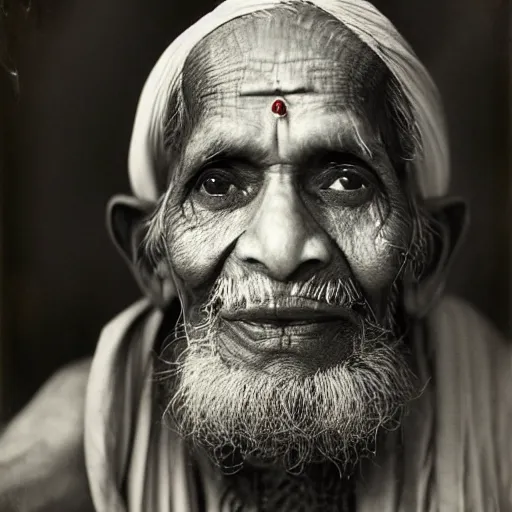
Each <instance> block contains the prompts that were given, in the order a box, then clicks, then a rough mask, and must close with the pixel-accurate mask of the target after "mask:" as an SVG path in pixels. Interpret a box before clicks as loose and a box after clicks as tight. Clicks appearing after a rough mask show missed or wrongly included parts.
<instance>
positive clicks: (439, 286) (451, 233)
mask: <svg viewBox="0 0 512 512" xmlns="http://www.w3.org/2000/svg"><path fill="white" fill-rule="evenodd" d="M424 207H426V209H427V211H428V213H429V217H430V219H431V228H430V229H431V231H432V232H433V233H434V237H433V243H434V247H433V255H432V259H431V261H430V262H429V264H428V265H427V268H426V270H425V272H424V274H423V275H422V276H421V279H420V281H419V282H413V281H412V279H406V280H405V282H404V303H405V308H406V311H407V312H408V313H409V314H410V315H411V316H413V317H415V318H422V317H424V316H425V315H426V314H427V313H428V311H429V310H430V309H431V307H432V306H433V305H434V304H435V303H436V302H437V300H438V299H439V298H440V296H441V294H442V293H443V291H444V286H445V284H446V279H447V276H448V271H449V270H450V268H451V265H452V262H453V259H454V255H455V254H456V253H457V250H458V249H459V247H460V245H461V243H462V241H463V239H464V235H465V233H466V231H467V228H468V225H469V211H468V206H467V204H466V202H465V201H464V200H463V199H460V198H455V197H443V198H435V199H429V200H426V202H425V206H424Z"/></svg>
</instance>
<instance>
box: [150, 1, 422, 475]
mask: <svg viewBox="0 0 512 512" xmlns="http://www.w3.org/2000/svg"><path fill="white" fill-rule="evenodd" d="M333 28H335V30H334V31H333ZM389 79H390V77H389V74H388V72H387V70H386V69H385V66H384V65H383V64H382V63H381V62H380V61H379V60H378V58H377V57H376V56H375V55H374V54H373V52H372V51H371V50H369V49H368V48H367V47H366V46H365V45H364V44H363V43H361V42H360V41H359V40H358V39H357V37H356V36H354V35H353V34H351V33H349V32H348V30H346V29H345V28H344V27H343V26H340V25H339V24H336V25H333V24H332V20H331V19H330V18H329V17H328V16H327V15H325V14H322V13H321V12H320V11H318V10H312V9H311V8H305V9H304V8H303V10H302V11H301V12H300V14H296V13H294V12H292V11H286V10H281V11H279V14H277V13H276V12H274V13H273V15H272V17H270V18H269V17H267V16H266V15H265V14H263V15H261V14H260V15H256V16H249V17H246V18H241V19H239V20H236V21H234V22H230V23H228V24H226V25H225V26H223V27H221V28H220V29H218V30H216V31H215V32H214V33H213V34H212V35H210V36H209V37H206V38H205V39H204V40H203V41H202V42H201V43H200V44H199V45H198V46H197V47H196V48H195V49H194V50H193V52H192V53H191V55H190V56H189V58H188V59H187V62H186V64H185V67H184V72H183V91H184V95H185V111H186V118H187V129H186V130H184V131H183V132H182V133H183V134H184V139H185V140H184V141H183V143H182V145H181V148H182V151H181V154H180V158H179V159H178V164H177V165H176V166H175V167H174V168H173V169H172V173H171V184H170V189H169V192H168V194H167V196H166V201H165V202H164V203H163V208H165V223H164V225H165V228H164V230H163V231H164V232H163V233H161V234H160V236H162V237H163V245H164V247H165V253H166V255H167V258H168V259H167V263H168V265H169V268H170V271H171V272H172V275H173V278H174V281H175V283H176V285H177V288H178V291H179V296H180V300H181V305H182V308H183V316H184V327H185V334H186V335H185V336H184V337H183V338H182V339H181V340H180V341H179V342H178V343H177V344H176V345H177V346H178V347H179V346H181V345H180V343H181V344H183V343H184V342H186V345H188V347H187V349H186V350H184V351H183V353H181V354H180V352H179V350H178V351H177V353H178V354H180V355H179V356H178V367H179V368H180V369H179V371H178V373H179V374H180V379H177V380H179V382H178V383H177V384H176V382H173V385H171V386H169V387H168V389H167V390H166V393H167V400H168V401H170V407H169V410H170V411H171V412H172V411H175V412H176V417H175V421H176V422H177V424H178V425H179V426H180V427H181V428H182V433H183V435H185V436H188V435H191V436H194V439H195V441H198V442H199V443H201V442H202V443H204V444H205V445H208V446H213V447H214V448H213V451H215V452H223V450H222V443H223V442H225V440H228V444H230V445H232V446H234V447H235V449H240V450H241V451H242V458H245V457H247V458H254V457H255V458H261V459H262V460H263V461H265V462H269V461H270V462H271V463H274V462H277V461H281V462H279V463H282V464H283V465H284V466H285V467H287V468H289V467H292V466H295V465H298V466H303V465H304V464H307V463H308V462H313V461H317V460H320V459H322V458H328V459H337V460H342V461H343V462H342V464H344V463H345V462H347V460H348V459H349V458H350V459H353V458H354V456H353V453H352V452H354V451H359V448H356V444H357V445H359V444H360V443H363V444H364V443H365V442H366V441H367V440H369V439H371V438H373V437H374V436H375V431H376V429H378V428H379V427H380V426H381V425H382V424H383V423H384V422H385V421H388V420H389V419H390V418H391V417H392V416H393V411H396V410H398V409H400V408H401V406H402V405H404V402H406V401H408V400H409V399H410V398H411V395H410V388H412V384H411V381H412V376H411V375H408V373H407V372H408V371H409V368H408V363H406V362H405V359H404V357H402V356H403V354H402V352H403V348H404V347H403V346H402V345H403V344H402V345H400V343H399V342H397V340H399V339H400V337H401V334H400V333H399V332H398V331H397V330H396V323H395V322H394V320H395V318H394V312H395V311H396V301H397V294H396V291H397V286H396V283H397V281H398V280H399V278H400V272H401V271H402V270H403V263H404V254H405V253H406V252H407V250H408V248H409V246H410V244H411V236H412V235H411V230H412V228H411V226H412V222H413V221H412V216H411V212H410V210H409V202H408V197H407V195H406V193H405V191H404V187H403V183H402V181H401V177H400V171H401V168H400V154H399V151H397V148H398V147H399V146H400V144H399V141H398V139H399V137H398V134H397V130H396V127H394V126H393V124H392V122H391V119H390V118H389V116H388V115H387V114H388V112H389V96H388V94H389V92H388V84H389ZM276 99H278V100H280V101H281V102H283V103H282V104H281V105H283V104H284V108H286V115H276V114H275V113H274V112H272V104H273V102H274V101H275V100H276ZM160 265H161V263H160ZM311 282H313V283H314V284H315V286H316V288H315V287H313V291H312V288H307V286H306V285H305V283H311ZM336 286H339V287H338V288H336ZM335 289H336V290H338V291H339V293H334V292H333V291H332V290H335ZM336 295H340V296H343V300H341V299H340V300H338V299H339V297H337V298H336ZM333 297H335V298H333ZM387 339H389V342H386V340H387ZM397 343H398V344H397ZM175 348H176V347H175ZM187 351H188V352H187ZM174 357H176V356H174ZM308 379H309V380H308ZM176 387H177V391H176ZM277 390H279V391H277ZM275 393H278V395H275ZM368 396H372V397H373V398H372V400H368ZM281 403H282V404H283V405H282V406H281ZM242 404H246V405H245V406H243V407H242ZM331 414H332V421H331V419H327V416H329V415H331ZM324 418H325V421H324ZM197 422H200V423H197ZM276 429H277V430H279V431H283V432H284V434H283V438H284V439H283V440H282V441H281V440H278V439H277V437H276V439H273V437H274V435H273V434H272V432H274V431H275V430H276ZM320 438H321V439H320ZM315 439H318V440H317V441H315ZM223 440H224V441H223ZM210 451H212V450H210ZM361 451H364V450H361ZM341 452H343V453H341ZM349 452H350V454H349ZM215 458H217V455H215ZM285 459H286V460H285Z"/></svg>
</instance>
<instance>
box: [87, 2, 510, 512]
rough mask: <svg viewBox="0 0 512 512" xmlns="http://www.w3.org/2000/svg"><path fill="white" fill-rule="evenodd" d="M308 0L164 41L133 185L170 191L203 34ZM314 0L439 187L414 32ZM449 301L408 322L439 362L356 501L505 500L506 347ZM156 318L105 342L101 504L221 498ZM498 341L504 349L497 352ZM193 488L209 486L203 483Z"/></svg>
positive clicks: (90, 410) (96, 391) (216, 505)
mask: <svg viewBox="0 0 512 512" xmlns="http://www.w3.org/2000/svg"><path fill="white" fill-rule="evenodd" d="M304 1H305V0H295V1H294V2H289V1H288V0H226V1H225V2H224V3H222V4H221V5H219V6H218V7H217V8H216V9H215V10H213V11H212V12H211V13H210V14H208V15H206V16H205V17H204V18H202V19H201V20H199V21H198V22H197V23H196V24H194V25H193V26H192V27H190V28H189V29H188V30H186V31H185V32H184V33H183V34H182V35H181V36H179V37H178V38H177V39H176V40H175V41H174V42H173V43H172V44H171V45H170V46H169V47H168V48H167V49H166V50H165V52H164V53H163V55H162V56H161V58H160V59H159V61H158V63H157V64H156V65H155V67H154V68H153V70H152V72H151V74H150V76H149V78H148V80H147V82H146V84H145V86H144V89H143V92H142V95H141V98H140V103H139V106H138V110H137V115H136V119H135V125H134V130H133V136H132V141H131V146H130V154H129V174H130V181H131V186H132V189H133V193H134V195H135V196H136V197H138V198H139V199H141V200H145V201H149V202H155V201H157V200H158V198H159V197H160V196H161V195H162V194H163V193H164V192H165V187H166V183H165V180H166V179H167V178H166V176H167V175H168V169H169V157H168V156H166V155H165V148H164V129H165V125H166V121H167V119H166V118H167V117H168V114H169V113H170V114H171V115H172V105H171V106H170V105H169V100H170V98H171V95H172V94H174V93H176V91H179V90H180V87H181V76H182V70H183V67H184V64H185V61H186V59H187V56H188V55H189V54H190V52H191V50H192V49H193V48H194V46H195V45H196V44H197V43H198V42H199V41H201V40H202V39H203V38H204V37H205V36H207V35H208V34H209V33H210V32H212V31H213V30H215V29H216V28H218V27H220V26H221V25H223V24H225V23H227V22H229V21H230V20H233V19H235V18H237V17H240V16H243V15H246V14H249V13H251V12H255V11H259V10H270V9H272V8H273V7H276V6H280V5H290V4H292V3H295V4H297V3H301V2H304ZM307 3H308V4H310V5H313V6H316V7H318V8H319V9H321V10H323V11H325V12H327V13H329V14H330V15H332V16H334V17H335V18H336V19H338V20H339V21H340V22H341V23H343V24H344V25H346V26H347V27H348V28H349V29H350V30H351V31H352V32H354V34H356V35H357V36H359V37H360V38H361V39H362V41H364V42H365V43H366V44H367V45H368V46H369V47H370V48H371V49H372V50H373V51H374V52H375V53H376V54H377V55H378V56H379V57H380V58H381V59H382V61H383V62H384V63H385V65H386V66H387V67H388V68H389V70H390V71H391V73H392V74H393V75H394V76H395V78H396V80H397V82H398V84H399V85H400V86H401V88H402V90H403V94H404V95H405V97H406V99H407V101H408V102H409V108H410V110H411V112H412V116H413V119H414V123H415V128H416V129H415V131H416V132H417V133H418V135H419V137H418V139H419V140H418V141H417V142H418V147H417V148H416V155H415V158H414V159H413V160H412V161H411V162H409V165H410V168H409V172H411V173H414V176H415V178H416V183H417V187H418V191H419V193H420V194H421V195H422V196H423V197H425V198H427V197H436V196H442V195H444V194H445V193H446V192H447V187H448V181H449V156H448V146H447V138H446V133H445V125H444V121H443V116H442V111H441V107H440V102H439V99H438V95H437V92H436V88H435V86H434V84H433V83H432V80H431V79H430V77H429V75H428V73H427V71H426V70H425V68H424V67H423V66H422V64H421V63H420V62H419V60H418V59H417V57H416V56H415V55H414V53H413V52H412V50H411V49H410V47H409V46H408V44H407V43H406V42H405V41H404V40H403V38H402V37H401V36H400V35H399V34H398V32H397V31H396V30H395V28H394V27H393V26H392V25H391V23H390V22H389V21H388V20H387V19H386V18H385V17H384V16H382V14H380V13H379V12H378V11H377V10H376V9H375V8H374V7H373V6H372V5H371V4H369V3H368V2H366V1H364V0H308V2H307ZM169 109H170V110H169ZM171 167H172V162H171ZM466 309H467V308H466ZM442 311H444V312H441V313H440V312H437V313H436V312H435V311H433V312H432V314H431V315H430V317H429V318H430V320H429V322H430V324H429V326H430V327H429V329H430V332H429V334H428V336H427V338H428V344H427V345H425V344H422V343H423V341H422V340H424V339H425V338H424V337H423V336H421V335H419V336H413V340H415V341H414V343H416V344H417V346H416V347H415V349H414V350H415V351H416V353H417V354H420V355H417V360H418V368H419V373H420V375H422V376H424V377H425V376H427V377H428V376H430V374H431V370H430V369H428V368H427V367H428V363H427V361H428V360H429V359H433V362H432V366H433V370H432V372H433V374H434V375H436V377H435V378H434V380H435V386H429V387H428V388H427V389H426V390H425V392H424V393H423V394H422V396H421V398H420V400H419V404H417V407H416V409H415V410H416V414H412V415H411V417H409V418H407V419H406V420H407V421H406V422H405V424H404V425H403V428H402V429H401V430H400V435H394V436H393V435H390V436H389V437H388V439H389V440H390V443H395V444H392V445H391V446H389V447H387V448H386V449H385V450H384V452H385V454H387V457H386V458H385V459H384V460H383V461H382V462H378V463H376V464H374V465H373V471H370V472H369V473H365V478H364V479H363V480H364V482H362V487H361V489H359V490H358V496H357V511H358V512H372V511H373V512H374V511H376V510H382V511H386V512H398V511H401V512H413V511H416V512H430V511H432V512H433V511H440V512H463V511H466V510H473V511H475V512H476V511H484V510H489V511H491V510H499V502H500V499H501V498H500V497H499V492H498V488H497V485H498V484H499V483H501V484H503V485H504V486H505V487H504V488H506V489H512V485H509V484H510V481H511V471H510V465H509V464H508V461H509V457H507V458H499V457H497V453H498V450H497V448H496V447H497V446H510V436H509V435H508V433H507V431H506V428H504V427H503V426H504V425H506V424H507V423H506V422H503V421H502V420H501V419H502V418H503V417H512V414H511V412H510V409H511V408H510V407H506V408H505V409H503V411H502V412H500V411H497V410H496V408H494V409H492V407H491V404H492V402H493V400H494V396H495V394H493V393H494V390H495V389H496V382H497V379H495V378H494V377H493V375H494V372H495V370H496V371H498V370H497V368H498V366H500V365H501V366H500V367H503V366H506V365H510V354H509V352H507V353H506V354H504V353H503V349H498V348H497V346H493V347H492V348H487V346H488V344H489V345H490V344H491V343H493V341H492V335H491V334H490V333H489V332H484V331H482V330H481V328H479V326H478V322H476V320H473V321H469V320H471V318H474V315H473V317H471V315H469V316H468V315H467V312H466V311H464V308H462V309H461V307H460V305H458V304H455V303H451V304H448V306H447V307H444V309H442ZM468 318H469V320H468ZM161 320H162V312H161V311H159V310H155V309H153V308H152V307H151V305H150V304H149V302H148V301H146V300H144V301H141V302H139V303H137V304H135V305H134V306H132V307H131V308H129V309H128V310H126V311H124V312H123V313H122V314H121V315H119V316H118V317H117V318H115V319H114V320H112V321H111V322H110V324H109V325H108V326H107V327H106V328H105V329H104V330H103V332H102V335H101V337H100V340H99V343H98V347H97V350H96V353H95V356H94V360H93V364H92V368H91V373H90V378H89V384H88V388H87V398H86V411H85V455H86V465H87V473H88V479H89V485H90V489H91V494H92V497H93V501H94V505H95V508H96V510H97V511H98V512H196V511H199V510H206V511H208V512H220V511H221V510H224V509H223V508H221V506H220V498H219V495H218V493H217V490H216V485H215V475H212V474H209V473H208V468H207V466H201V462H200V461H199V462H198V461H196V462H197V464H199V466H200V467H199V470H198V468H197V465H196V466H194V465H193V464H194V463H193V462H191V461H190V459H189V458H188V457H189V455H188V452H187V451H186V450H185V448H184V447H183V444H182V442H181V440H180V439H178V438H177V437H176V436H175V435H174V434H173V433H172V432H171V431H169V430H168V429H165V428H162V427H161V422H160V421H158V414H156V415H155V400H154V395H153V393H154V390H153V381H152V376H153V366H152V357H151V354H152V351H153V346H154V342H155V338H156V333H157V331H158V329H159V326H160V324H161ZM425 347H426V348H425ZM425 351H426V352H427V353H428V354H425ZM489 354H495V355H496V357H495V358H494V360H493V361H490V355H489ZM491 368H492V370H491ZM475 375H478V385H476V384H475V381H474V376H475ZM507 375H510V368H509V369H508V373H507ZM436 379H437V380H436ZM505 402H506V400H505V399H503V397H500V398H496V403H500V404H505ZM491 409H492V410H491ZM507 415H508V416H507ZM476 416H478V418H476ZM475 418H476V421H475ZM398 437H401V438H400V440H399V441H397V438H398ZM393 439H394V441H393ZM397 443H398V444H397ZM500 443H501V444H500ZM500 465H501V467H500ZM194 468H195V469H194ZM498 470H500V471H501V476H498ZM500 478H501V480H500ZM507 485H508V486H507ZM198 488H201V494H202V499H201V500H198V499H195V497H194V492H195V489H198ZM511 492H512V491H511ZM508 497H510V496H508ZM201 502H202V503H203V505H201V506H200V505H199V503H201ZM503 503H504V502H503ZM502 510H505V509H504V508H503V509H502Z"/></svg>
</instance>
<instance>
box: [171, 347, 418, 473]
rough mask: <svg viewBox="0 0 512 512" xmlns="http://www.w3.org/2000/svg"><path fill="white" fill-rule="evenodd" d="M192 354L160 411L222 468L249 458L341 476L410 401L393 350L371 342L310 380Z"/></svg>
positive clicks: (287, 369) (402, 364)
mask: <svg viewBox="0 0 512 512" xmlns="http://www.w3.org/2000/svg"><path fill="white" fill-rule="evenodd" d="M191 347H195V348H188V349H187V350H186V351H185V352H184V353H183V355H182V357H180V359H179V361H178V365H179V371H178V372H177V373H176V377H175V378H174V380H173V381H172V382H169V383H168V384H167V386H166V389H165V392H166V395H167V397H168V399H169V400H170V407H168V408H167V410H168V411H169V414H170V416H171V418H172V423H173V427H174V428H177V430H178V431H179V433H180V434H181V435H182V436H183V437H184V438H185V439H187V440H188V441H190V442H191V443H192V444H194V445H195V446H198V447H201V448H202V449H203V450H205V451H206V452H207V453H208V455H209V456H210V457H211V458H212V459H213V461H214V462H215V463H216V464H218V465H220V466H224V467H226V466H229V465H230V464H232V463H235V464H237V463H238V462H239V461H243V460H252V461H260V462H261V463H264V464H275V465H279V466H282V467H284V468H285V469H287V470H292V471H297V470H298V469H299V470H300V468H303V467H304V466H305V465H307V464H310V463H314V462H321V461H325V460H331V461H334V462H336V463H337V464H338V465H340V466H342V467H344V468H346V467H347V466H349V465H352V464H353V463H354V462H355V461H357V460H358V459H359V458H360V457H361V456H364V455H366V454H367V453H369V452H371V451H373V448H374V442H375V439H376V437H377V434H378V432H379V431H380V430H382V429H386V428H387V429H389V428H392V427H396V426H397V425H398V424H399V420H400V416H401V413H402V412H403V410H404V407H405V406H406V404H407V403H408V402H409V401H410V400H411V399H412V398H414V396H415V394H416V388H415V385H414V384H415V378H414V376H413V374H412V372H411V371H410V368H409V364H408V362H407V361H406V359H405V357H404V356H403V354H402V350H401V349H400V348H399V346H398V344H396V346H392V345H388V344H373V346H372V348H371V350H367V351H358V353H357V354H353V355H352V356H350V357H349V358H347V360H346V361H344V362H343V363H342V364H337V365H333V366H331V367H330V368H327V369H319V370H317V371H316V372H315V373H305V372H303V371H301V370H300V369H298V368H296V367H295V366H294V365H293V364H291V363H290V360H282V361H281V360H280V359H279V358H277V359H276V360H275V361H274V366H273V368H272V371H268V370H266V369H257V368H254V367H253V366H247V365H233V364H226V362H225V361H224V360H223V358H222V357H221V355H220V354H219V353H218V352H216V351H213V350H212V349H211V348H210V347H208V346H205V345H201V344H196V343H193V344H192V345H191ZM283 361H286V362H285V363H283ZM280 368H281V371H279V369H280Z"/></svg>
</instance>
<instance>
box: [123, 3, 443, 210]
mask: <svg viewBox="0 0 512 512" xmlns="http://www.w3.org/2000/svg"><path fill="white" fill-rule="evenodd" d="M300 3H307V4H309V5H313V6H316V7H317V8H319V9H321V10H323V11H325V12H326V13H328V14H330V15H331V16H334V17H335V18H336V19H337V20H339V21H340V23H343V24H344V25H345V26H346V27H347V28H349V29H350V30H351V31H352V32H353V33H354V34H356V35H357V36H358V37H359V38H360V39H361V40H362V41H363V42H364V43H366V44H367V45H368V46H369V47H370V48H371V49H372V50H373V51H374V52H375V53H376V54H377V55H378V57H380V58H381V59H382V61H383V62H384V64H385V65H386V66H387V68H388V69H389V70H390V72H391V73H392V75H394V77H395V79H396V80H397V82H398V84H399V85H400V86H401V88H402V91H403V93H404V95H405V98H406V99H407V101H408V102H409V107H410V109H411V113H412V117H413V122H414V124H415V131H416V132H417V134H418V138H419V140H418V141H417V146H418V147H417V148H416V154H415V158H414V159H413V161H412V162H410V166H411V169H410V170H411V171H412V172H413V174H414V177H415V181H416V183H417V187H418V190H419V193H420V194H421V195H422V196H423V197H438V196H442V195H444V194H446V192H447V188H448V183H449V177H450V168H449V165H450V164H449V152H448V141H447V136H446V128H445V122H444V118H443V112H442V107H441V103H440V99H439V96H438V93H437V90H436V87H435V85H434V83H433V81H432V79H431V78H430V76H429V74H428V72H427V70H426V69H425V67H424V66H423V65H422V64H421V62H420V61H419V60H418V58H417V57H416V55H415V54H414V52H413V50H412V49H411V48H410V46H409V45H408V44H407V42H406V41H405V40H404V39H403V37H402V36H401V35H400V34H399V33H398V32H397V30H396V29H395V28H394V26H393V25H392V24H391V22H390V21H389V20H388V19H387V18H386V17H384V16H383V15H382V14H381V13H380V12H379V11H378V10H377V9H376V8H375V7H374V6H373V5H371V4H370V3H368V2H366V1H364V0H311V1H308V2H305V1H304V0H298V1H297V0H293V1H290V0H226V1H225V2H223V3H222V4H220V5H219V6H218V7H217V8H216V9H215V10H213V11H212V12H210V13H209V14H207V15H206V16H204V17H203V18H201V19H200V20H199V21H198V22H197V23H195V24H194V25H192V26H191V27H190V28H189V29H188V30H186V31H185V32H183V33H182V34H181V35H180V36H179V37H178V38H177V39H176V40H175V41H174V42H173V43H172V44H171V45H170V46H169V47H168V48H167V49H166V50H165V51H164V53H163V54H162V56H161V57H160V59H159V61H158V62H157V64H156V65H155V67H154V68H153V70H152V71H151V74H150V75H149V78H148V80H147V81H146V84H145V86H144V89H143V91H142V94H141V97H140V101H139V106H138V109H137V114H136V117H135V124H134V128H133V133H132V140H131V145H130V153H129V176H130V183H131V187H132V190H133V193H134V195H135V196H136V197H138V198H139V199H143V200H146V201H156V200H157V199H158V198H159V197H160V195H161V194H162V193H163V192H164V191H165V187H166V184H167V183H166V176H167V175H168V172H169V158H168V156H166V154H165V149H164V131H165V125H166V122H167V118H168V115H169V113H170V114H171V115H173V114H174V112H173V111H172V105H169V99H170V97H171V94H172V93H173V92H176V91H178V90H179V89H180V88H181V78H182V71H183V67H184V64H185V61H186V59H187V57H188V55H189V54H190V52H191V51H192V49H193V48H194V47H195V46H196V44H197V43H199V42H200V41H201V40H202V39H203V38H204V37H206V36H207V35H208V34H209V33H210V32H212V31H213V30H215V29H216V28H218V27H220V26H221V25H223V24H225V23H227V22H229V21H231V20H233V19H235V18H238V17H240V16H243V15H245V14H249V13H251V12H255V11H261V10H268V9H272V8H273V7H276V6H280V5H293V4H300ZM169 109H170V110H169ZM170 165H171V167H172V162H171V164H170Z"/></svg>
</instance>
